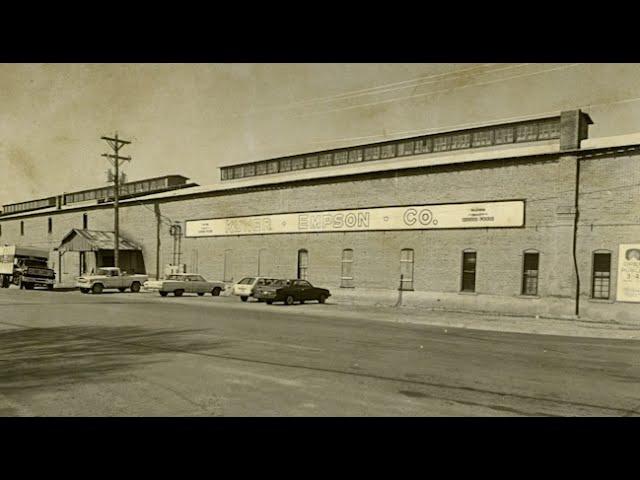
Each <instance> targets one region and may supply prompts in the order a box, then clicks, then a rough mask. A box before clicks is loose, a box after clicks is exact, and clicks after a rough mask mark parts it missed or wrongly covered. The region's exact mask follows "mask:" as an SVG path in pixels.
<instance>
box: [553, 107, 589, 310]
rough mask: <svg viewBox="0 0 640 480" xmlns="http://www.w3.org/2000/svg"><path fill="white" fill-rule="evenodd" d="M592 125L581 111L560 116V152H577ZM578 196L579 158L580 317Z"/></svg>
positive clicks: (577, 166)
mask: <svg viewBox="0 0 640 480" xmlns="http://www.w3.org/2000/svg"><path fill="white" fill-rule="evenodd" d="M592 124H593V120H591V117H590V116H589V115H588V114H587V113H584V112H582V111H581V110H571V111H567V112H562V113H561V114H560V151H561V152H562V151H563V150H578V149H580V143H581V142H582V140H584V139H586V138H588V136H589V135H588V130H589V125H592ZM579 195H580V157H579V156H578V155H577V154H576V157H575V180H574V195H573V245H572V255H573V268H574V273H575V279H576V291H575V315H576V317H578V316H580V270H579V268H578V254H577V244H578V219H579V218H580V210H579Z"/></svg>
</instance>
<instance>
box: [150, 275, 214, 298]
mask: <svg viewBox="0 0 640 480" xmlns="http://www.w3.org/2000/svg"><path fill="white" fill-rule="evenodd" d="M143 286H144V289H145V290H147V291H157V292H158V293H160V295H162V296H163V297H166V296H167V295H168V294H170V293H173V294H174V295H175V296H176V297H181V296H182V294H184V293H197V294H198V295H200V296H203V295H204V294H205V293H210V294H211V295H213V296H214V297H217V296H219V295H220V292H222V291H224V283H223V282H215V281H208V280H206V279H205V278H204V277H203V276H202V275H199V274H197V273H174V274H171V275H168V276H167V278H165V279H164V280H149V281H147V282H145V284H144V285H143Z"/></svg>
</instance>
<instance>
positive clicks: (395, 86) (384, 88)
mask: <svg viewBox="0 0 640 480" xmlns="http://www.w3.org/2000/svg"><path fill="white" fill-rule="evenodd" d="M490 65H492V64H490V63H488V64H482V65H477V66H475V67H471V68H467V69H461V70H456V71H454V72H447V73H442V74H437V75H430V76H426V77H419V78H416V79H412V80H405V81H402V82H394V83H389V84H383V85H379V86H376V87H371V88H367V89H363V90H354V91H352V92H346V93H341V94H336V95H330V96H327V97H317V98H312V99H308V100H300V101H297V102H291V103H288V104H284V105H274V106H269V107H265V108H262V109H258V110H254V111H252V112H246V113H243V114H238V115H234V117H242V116H249V115H255V114H261V113H266V112H272V111H278V110H289V109H294V108H304V107H307V106H312V105H315V104H322V103H331V102H339V101H345V100H350V99H352V98H357V97H362V96H367V95H380V94H383V93H390V92H394V91H397V90H403V89H407V88H413V89H414V93H415V89H417V88H418V87H420V86H423V85H428V84H431V83H437V82H441V81H444V80H449V79H448V78H444V79H440V80H429V81H424V80H428V79H432V78H436V77H439V78H441V77H452V79H455V78H456V77H459V76H462V74H463V73H467V72H470V71H472V70H477V69H479V68H483V67H487V66H490ZM527 65H530V64H529V63H522V64H517V65H509V66H506V67H501V68H496V69H493V70H487V71H486V72H479V73H477V74H476V75H489V74H492V73H496V72H500V71H504V70H511V69H514V68H521V67H523V66H527Z"/></svg>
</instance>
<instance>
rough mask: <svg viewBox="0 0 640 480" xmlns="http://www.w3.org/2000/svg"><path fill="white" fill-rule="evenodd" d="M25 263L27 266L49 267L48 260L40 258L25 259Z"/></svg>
mask: <svg viewBox="0 0 640 480" xmlns="http://www.w3.org/2000/svg"><path fill="white" fill-rule="evenodd" d="M24 265H25V266H27V267H40V268H47V262H45V261H39V260H25V261H24Z"/></svg>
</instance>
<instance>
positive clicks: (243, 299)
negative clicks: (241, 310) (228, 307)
mask: <svg viewBox="0 0 640 480" xmlns="http://www.w3.org/2000/svg"><path fill="white" fill-rule="evenodd" d="M248 299H249V297H245V296H242V297H240V300H242V301H243V302H246V301H247V300H248Z"/></svg>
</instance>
